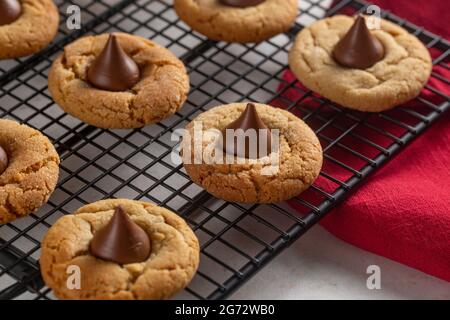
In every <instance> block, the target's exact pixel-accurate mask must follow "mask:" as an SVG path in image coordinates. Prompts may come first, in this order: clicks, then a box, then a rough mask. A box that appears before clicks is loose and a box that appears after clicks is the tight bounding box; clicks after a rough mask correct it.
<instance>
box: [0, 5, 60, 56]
mask: <svg viewBox="0 0 450 320" xmlns="http://www.w3.org/2000/svg"><path fill="white" fill-rule="evenodd" d="M58 25H59V13H58V9H57V8H56V6H55V4H54V3H53V1H52V0H1V1H0V59H9V58H17V57H22V56H27V55H30V54H32V53H35V52H38V51H39V50H41V49H42V48H44V47H45V46H46V45H48V44H49V43H50V42H51V41H52V40H53V38H54V37H55V35H56V32H57V31H58Z"/></svg>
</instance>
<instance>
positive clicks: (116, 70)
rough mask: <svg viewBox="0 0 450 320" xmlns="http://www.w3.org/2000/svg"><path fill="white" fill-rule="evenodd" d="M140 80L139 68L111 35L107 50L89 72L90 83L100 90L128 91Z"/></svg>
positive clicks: (104, 49)
mask: <svg viewBox="0 0 450 320" xmlns="http://www.w3.org/2000/svg"><path fill="white" fill-rule="evenodd" d="M139 78H140V72H139V67H138V65H137V64H136V62H134V60H133V59H131V58H130V57H129V56H128V55H127V54H126V53H125V51H123V49H122V48H121V46H120V44H119V41H118V40H117V37H116V36H115V35H113V34H112V35H110V36H109V39H108V42H107V43H106V46H105V48H103V51H102V52H101V53H100V55H99V56H98V57H97V58H96V59H95V61H94V62H93V63H92V65H91V67H90V68H89V71H88V80H89V82H90V83H91V84H92V85H93V86H94V87H97V88H99V89H103V90H108V91H126V90H128V89H130V88H132V87H133V86H134V85H135V84H136V83H137V82H138V81H139Z"/></svg>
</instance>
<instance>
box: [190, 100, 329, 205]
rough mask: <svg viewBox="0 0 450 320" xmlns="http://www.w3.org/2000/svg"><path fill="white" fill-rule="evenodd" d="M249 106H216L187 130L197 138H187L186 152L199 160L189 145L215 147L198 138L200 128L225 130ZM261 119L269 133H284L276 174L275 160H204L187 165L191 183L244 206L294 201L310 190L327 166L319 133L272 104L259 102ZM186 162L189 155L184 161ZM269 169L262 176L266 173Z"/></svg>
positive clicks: (209, 141)
mask: <svg viewBox="0 0 450 320" xmlns="http://www.w3.org/2000/svg"><path fill="white" fill-rule="evenodd" d="M246 105H247V103H233V104H229V105H223V106H219V107H216V108H213V109H211V110H209V111H207V112H204V113H202V114H200V115H199V116H198V117H197V118H196V119H194V120H193V121H192V122H191V123H190V124H189V125H188V126H187V127H186V129H187V130H188V132H189V136H190V137H194V138H193V139H192V138H191V139H189V138H188V139H186V138H185V139H183V141H182V151H183V152H184V150H188V152H189V151H190V156H191V160H193V159H194V152H195V151H194V148H190V150H189V149H188V148H189V147H188V145H189V144H191V145H193V141H195V143H198V144H201V145H202V147H203V149H204V150H205V148H207V146H208V145H210V144H211V140H210V137H209V136H208V135H207V134H204V135H203V136H201V137H200V138H199V141H198V139H196V138H195V135H194V126H195V125H196V124H197V125H199V124H201V125H202V130H203V132H206V131H207V130H209V129H213V128H214V129H218V130H220V131H222V130H223V129H224V128H225V127H226V126H227V125H228V124H230V123H231V122H233V121H234V120H236V119H237V118H238V117H239V116H240V115H241V113H242V112H243V111H244V109H245V107H246ZM255 105H256V109H257V111H258V114H259V116H260V117H261V119H262V121H263V122H264V123H265V124H266V125H267V126H268V127H269V129H278V130H279V133H280V138H279V141H280V147H279V168H278V170H277V171H273V172H272V174H267V173H269V172H270V170H271V169H270V168H271V167H272V165H271V162H270V161H269V159H268V158H269V157H264V158H261V159H257V160H246V162H245V163H237V162H235V163H234V164H226V163H223V164H218V163H211V162H208V161H202V163H200V164H195V163H193V161H191V164H188V163H186V162H185V163H184V167H185V169H186V171H187V173H188V174H189V176H190V177H191V179H192V180H193V181H194V182H195V183H196V184H198V185H199V186H201V187H203V188H204V189H205V190H206V191H208V192H209V193H211V194H212V195H214V196H215V197H218V198H221V199H224V200H227V201H234V202H243V203H274V202H279V201H284V200H288V199H290V198H292V197H294V196H296V195H298V194H299V193H301V192H303V191H304V190H306V189H307V188H308V187H309V186H310V185H311V184H312V183H313V182H314V180H315V179H316V178H317V176H318V175H319V172H320V169H321V167H322V161H323V159H322V148H321V145H320V142H319V140H318V139H317V137H316V135H315V134H314V132H313V131H312V130H311V129H310V128H309V127H308V125H307V124H306V123H304V122H303V121H302V120H300V119H299V118H297V117H296V116H295V115H293V114H292V113H290V112H288V111H285V110H282V109H279V108H274V107H271V106H269V105H264V104H255ZM183 158H184V157H183ZM263 169H264V170H268V171H266V172H265V174H262V173H263V171H262V170H263Z"/></svg>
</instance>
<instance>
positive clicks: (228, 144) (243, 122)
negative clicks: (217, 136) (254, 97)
mask: <svg viewBox="0 0 450 320" xmlns="http://www.w3.org/2000/svg"><path fill="white" fill-rule="evenodd" d="M227 129H232V130H237V129H242V130H244V133H245V131H247V130H249V129H254V130H256V137H257V140H256V141H252V143H253V144H252V145H255V146H257V154H256V155H255V154H252V152H251V150H250V141H249V140H250V139H249V136H246V137H245V148H242V146H241V148H238V139H237V135H238V133H236V134H235V135H234V141H233V140H231V141H228V140H227ZM261 129H266V130H265V134H264V135H263V136H262V134H260V131H259V130H261ZM233 133H234V132H233ZM222 136H223V150H224V151H225V152H226V153H228V154H234V155H236V156H238V157H243V158H247V159H257V158H259V154H260V148H262V147H264V142H266V143H265V148H266V150H263V151H262V153H263V154H262V156H268V155H269V154H270V153H271V152H272V136H271V133H270V130H269V128H268V127H267V126H266V125H265V123H264V122H263V121H262V120H261V118H260V117H259V115H258V112H257V111H256V106H255V105H254V104H253V103H249V104H247V108H245V110H244V112H243V113H242V114H241V116H240V117H239V118H238V119H237V120H235V121H234V122H232V123H231V124H229V125H228V126H227V127H226V128H225V129H224V130H223V132H222ZM260 136H262V137H260ZM261 138H262V139H264V140H265V141H263V140H261ZM240 149H244V150H240ZM243 151H244V153H243ZM253 153H254V152H253Z"/></svg>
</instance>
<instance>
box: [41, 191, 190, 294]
mask: <svg viewBox="0 0 450 320" xmlns="http://www.w3.org/2000/svg"><path fill="white" fill-rule="evenodd" d="M198 264H199V244H198V240H197V238H196V236H195V234H194V233H193V232H192V230H191V228H189V226H188V225H187V224H186V222H185V221H184V220H183V219H182V218H180V217H179V216H178V215H176V214H175V213H173V212H171V211H169V210H166V209H164V208H161V207H158V206H156V205H153V204H150V203H146V202H142V201H132V200H124V199H118V200H103V201H99V202H96V203H92V204H89V205H87V206H84V207H82V208H81V209H79V210H78V211H77V212H75V214H74V215H68V216H65V217H63V218H61V219H59V220H58V221H57V222H56V223H55V224H54V225H53V226H52V227H51V228H50V230H49V231H48V233H47V234H46V235H45V237H44V239H43V241H42V249H41V258H40V265H41V272H42V276H43V278H44V281H45V283H46V284H47V286H49V287H50V288H52V289H53V291H54V293H55V295H56V296H57V297H58V298H60V299H109V300H112V299H117V300H118V299H120V300H122V299H123V300H150V299H167V298H170V297H171V296H172V295H174V294H175V293H176V292H178V291H180V290H181V289H183V288H184V287H186V286H187V284H188V283H189V282H190V281H191V279H192V277H193V276H194V274H195V272H196V270H197V268H198ZM74 267H77V269H78V270H79V273H78V274H79V276H80V277H79V282H78V283H76V282H73V281H72V280H71V277H70V276H71V274H70V272H68V270H74Z"/></svg>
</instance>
